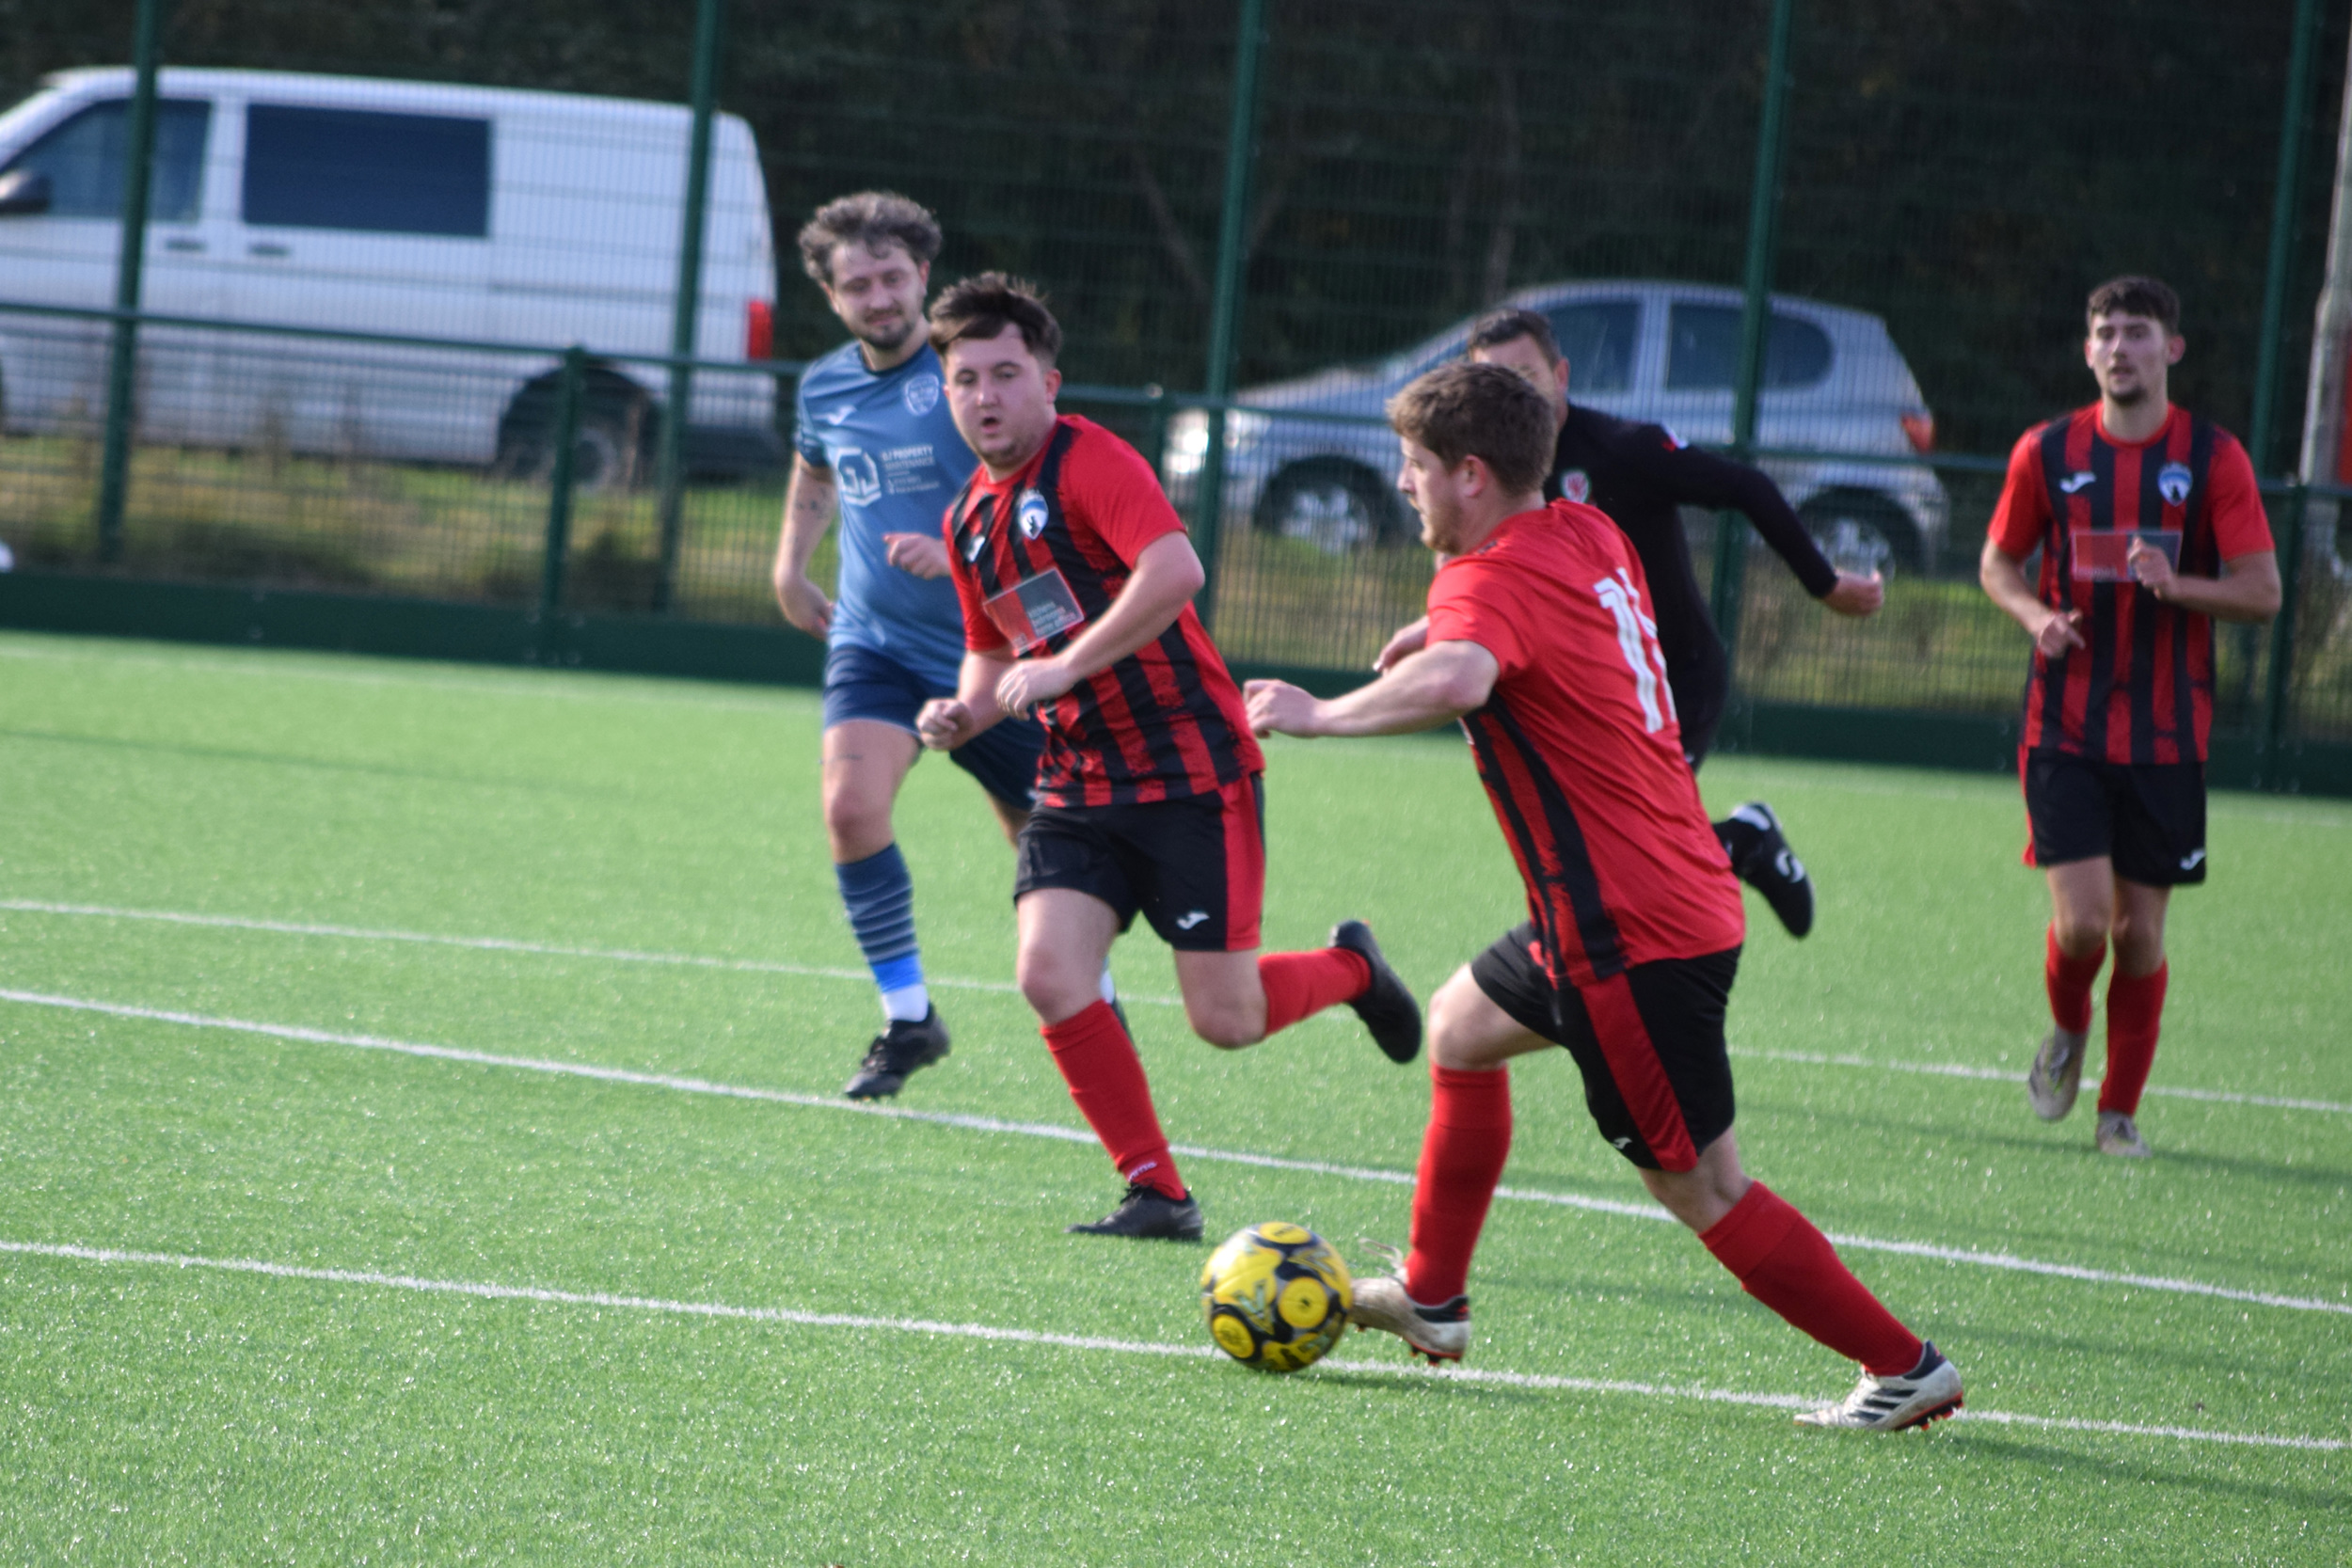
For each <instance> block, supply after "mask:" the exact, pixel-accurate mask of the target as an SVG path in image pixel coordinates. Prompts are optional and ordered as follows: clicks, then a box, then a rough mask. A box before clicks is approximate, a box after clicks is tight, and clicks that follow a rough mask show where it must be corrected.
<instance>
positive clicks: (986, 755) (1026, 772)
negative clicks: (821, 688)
mask: <svg viewBox="0 0 2352 1568" xmlns="http://www.w3.org/2000/svg"><path fill="white" fill-rule="evenodd" d="M955 694H956V688H955V683H954V682H953V681H950V682H948V683H947V684H946V685H945V686H943V685H941V684H939V683H938V682H936V681H932V680H929V679H927V678H925V677H924V676H922V675H920V674H918V673H915V672H914V671H913V670H910V669H908V668H907V667H906V666H905V665H903V664H901V663H899V662H898V660H897V659H895V658H892V657H890V656H889V655H888V654H878V653H876V652H875V651H874V650H873V649H871V648H861V647H858V646H857V645H855V644H854V643H849V642H836V643H834V645H833V646H831V647H829V648H827V649H826V650H825V728H827V729H832V728H833V727H834V725H835V724H840V723H846V722H848V721H850V720H852V719H863V720H866V721H871V722H873V723H877V724H888V725H890V726H891V727H892V728H894V729H900V730H904V731H906V732H907V733H908V734H909V735H913V734H914V716H915V714H916V713H918V712H920V711H921V710H922V706H923V705H924V704H925V703H928V702H930V700H931V699H932V698H934V697H952V696H954V695H955ZM1044 750H1045V726H1044V725H1042V724H1041V723H1039V722H1038V721H1036V720H1035V719H1008V720H1005V721H1003V722H1001V723H997V724H993V725H991V726H990V727H989V728H987V729H985V730H983V731H981V732H980V733H979V734H978V735H977V736H974V737H973V738H972V739H970V740H968V741H966V742H964V743H963V744H962V745H961V746H959V747H957V748H956V749H955V750H954V751H952V752H948V753H947V759H948V760H949V761H950V762H953V763H954V764H955V765H956V766H957V767H958V768H962V769H963V770H964V771H965V772H967V773H969V774H971V775H972V776H973V777H974V778H975V779H977V780H978V781H979V782H980V787H981V788H982V789H985V790H987V791H988V792H989V793H990V794H991V795H993V796H995V797H996V799H998V800H1002V801H1004V802H1005V804H1007V805H1009V806H1014V807H1017V808H1019V809H1020V810H1022V811H1027V810H1028V809H1029V808H1030V806H1032V805H1034V804H1035V803H1036V795H1037V759H1038V753H1040V752H1042V751H1044Z"/></svg>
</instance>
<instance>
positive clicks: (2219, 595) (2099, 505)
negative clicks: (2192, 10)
mask: <svg viewBox="0 0 2352 1568" xmlns="http://www.w3.org/2000/svg"><path fill="white" fill-rule="evenodd" d="M2087 315H2088V318H2089V322H2090V332H2089V336H2088V340H2087V341H2085V342H2084V344H2083V357H2084V359H2085V360H2086V361H2088V362H2089V364H2090V373H2091V376H2092V378H2093V379H2095V380H2096V381H2097V382H2098V383H2099V401H2098V402H2097V403H2094V404H2091V405H2090V406H2089V407H2087V408H2078V409H2076V410H2075V411H2074V413H2072V414H2070V415H2067V416H2066V417H2065V418H2063V419H2058V420H2051V421H2050V422H2049V423H2047V424H2042V425H2037V426H2035V427H2034V428H2033V429H2031V430H2029V431H2027V432H2026V434H2025V435H2024V436H2021V437H2020V438H2019V439H2018V442H2017V445H2016V447H2015V449H2014V450H2012V451H2010V458H2009V482H2008V483H2007V484H2006V485H2005V486H2004V487H2003V488H2002V491H2001V499H2000V504H1999V505H1998V506H1997V507H1996V508H1995V509H1994V514H1993V521H1992V524H1991V527H1990V528H1989V530H1988V531H1987V532H1986V535H1985V541H1984V556H1983V559H1982V562H1981V563H1980V565H1979V578H1980V579H1981V580H1982V582H1983V583H1984V591H1985V592H1986V593H1987V594H1991V595H1992V596H1993V602H1994V604H1997V605H1999V606H2000V607H2001V608H2002V609H2003V610H2008V611H2009V612H2010V615H2012V616H2014V617H2015V618H2016V620H2017V624H2018V625H2019V626H2023V627H2025V628H2026V635H2027V636H2029V637H2031V638H2032V639H2033V674H2032V676H2031V678H2030V679H2029V680H2028V681H2027V683H2026V727H2025V736H2024V739H2023V741H2022V743H2021V744H2020V746H2019V749H2018V766H2019V771H2020V773H2021V774H2022V776H2023V779H2024V784H2025V792H2026V819H2027V822H2028V825H2029V826H2030V828H2031V832H2032V837H2031V839H2030V840H2029V842H2028V843H2027V845H2026V864H2028V865H2038V866H2041V867H2042V870H2043V873H2044V874H2045V875H2046V876H2047V877H2048V879H2049V883H2050V909H2051V918H2050V927H2049V930H2048V932H2047V934H2046V936H2045V938H2044V941H2043V959H2042V978H2043V980H2044V982H2045V984H2046V985H2047V987H2048V990H2049V996H2050V1016H2051V1019H2052V1028H2051V1031H2050V1035H2049V1037H2048V1038H2046V1039H2044V1040H2043V1041H2042V1047H2041V1049H2040V1050H2039V1051H2038V1052H2036V1053H2035V1054H2034V1062H2033V1068H2032V1069H2031V1070H2030V1071H2029V1072H2028V1073H2027V1074H2026V1099H2027V1100H2028V1101H2030V1102H2031V1104H2032V1105H2033V1108H2034V1111H2035V1113H2036V1114H2037V1115H2039V1116H2040V1117H2042V1119H2043V1120H2045V1121H2056V1120H2058V1118H2059V1117H2063V1116H2065V1115H2066V1114H2067V1112H2069V1111H2071V1110H2073V1109H2074V1096H2075V1092H2076V1090H2077V1089H2078V1088H2079V1086H2080V1085H2081V1083H2082V1070H2083V1057H2084V1055H2085V1054H2086V1053H2087V1051H2088V1049H2089V1041H2090V985H2091V982H2092V980H2094V979H2096V978H2097V976H2098V974H2099V966H2100V964H2101V963H2102V962H2104V961H2105V959H2106V950H2107V944H2108V942H2109V941H2110V940H2112V942H2114V945H2115V974H2114V976H2113V977H2112V978H2111V979H2109V980H2108V982H2107V1062H2106V1075H2105V1077H2104V1078H2103V1079H2102V1080H2101V1082H2100V1085H2099V1125H2098V1130H2097V1133H2096V1139H2097V1143H2098V1147H2099V1149H2100V1151H2101V1152H2102V1153H2106V1154H2121V1155H2129V1156H2137V1157H2142V1158H2144V1157H2145V1156H2146V1155H2147V1153H2148V1144H2147V1141H2146V1140H2145V1139H2143V1138H2142V1137H2141V1136H2140V1133H2139V1127H2138V1124H2137V1121H2136V1120H2135V1117H2137V1115H2138V1112H2139V1096H2140V1090H2141V1089H2142V1088H2143V1087H2144V1086H2145V1085H2146V1084H2147V1082H2148V1069H2149V1068H2150V1067H2151V1066H2152V1065H2153V1063H2154V1061H2155V1056H2156V1033H2157V1028H2158V1025H2159V1023H2160V1022H2161V1021H2162V1019H2163V1016H2164V991H2165V983H2166V979H2167V975H2168V973H2169V972H2168V969H2167V966H2166V964H2165V958H2164V917H2165V910H2166V907H2167V905H2168V903H2169V900H2170V898H2171V895H2172V890H2173V889H2174V888H2175V887H2180V886H2184V885H2188V884H2193V883H2197V882H2201V881H2203V880H2204V879H2205V739H2206V736H2207V734H2208V732H2209V731H2210V730H2211V729H2212V727H2213V623H2214V621H2215V620H2217V619H2218V620H2224V621H2247V622H2260V621H2266V620H2268V619H2270V617H2271V616H2272V615H2274V614H2276V613H2278V610H2279V562H2278V557H2277V556H2276V554H2274V553H2273V550H2272V547H2271V540H2270V523H2269V520H2268V519H2267V518H2265V516H2264V515H2263V506H2262V497H2261V495H2260V494H2259V493H2258V492H2257V491H2256V489H2255V487H2254V467H2253V465H2252V464H2251V463H2249V461H2248V460H2247V456H2246V450H2245V449H2244V448H2243V447H2241V446H2239V445H2238V444H2237V441H2236V440H2235V439H2234V438H2233V437H2232V436H2230V434H2229V433H2228V432H2227V431H2224V430H2221V429H2218V428H2217V427H2216V426H2215V425H2214V424H2212V423H2211V422H2210V421H2208V420H2201V419H2198V418H2196V417H2195V416H2193V415H2191V414H2190V413H2188V412H2187V410H2185V409H2182V408H2176V407H2174V406H2173V405H2172V403H2171V401H2170V399H2169V395H2168V393H2167V389H2166V383H2167V379H2168V375H2169V371H2170V369H2171V367H2172V366H2173V365H2175V364H2177V363H2179V362H2180V358H2181V355H2182V353H2183V351H2184V350H2185V347H2186V344H2185V342H2184V341H2183V340H2182V338H2181V330H2180V324H2181V306H2180V301H2179V299H2178V298H2176V297H2175V296H2174V294H2173V293H2172V291H2171V290H2170V289H2168V288H2166V287H2165V286H2164V285H2163V284H2162V283H2159V282H2157V281H2156V280H2155V279H2154V278H2153V277H2119V278H2115V279H2114V280H2112V281H2110V282H2106V283H2102V284H2101V285H2100V286H2099V287H2098V288H2096V289H2094V290H2092V291H2091V293H2090V304H2089V307H2088V310H2087ZM2037 550H2039V551H2040V552H2041V554H2042V567H2041V572H2040V575H2039V578H2038V580H2037V581H2036V582H2035V583H2033V584H2028V583H2027V582H2026V573H2025V562H2026V560H2027V559H2028V558H2029V557H2031V556H2032V555H2033V554H2034V552H2035V551H2037Z"/></svg>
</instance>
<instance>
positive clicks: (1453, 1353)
mask: <svg viewBox="0 0 2352 1568" xmlns="http://www.w3.org/2000/svg"><path fill="white" fill-rule="evenodd" d="M1364 1245H1365V1246H1366V1247H1367V1248H1368V1249H1370V1250H1372V1251H1374V1252H1377V1253H1379V1254H1381V1255H1382V1256H1383V1257H1385V1258H1387V1259H1388V1260H1389V1264H1390V1266H1391V1268H1392V1269H1394V1270H1395V1271H1396V1272H1395V1273H1393V1274H1383V1275H1370V1276H1368V1277H1366V1278H1362V1279H1359V1280H1357V1281H1356V1304H1355V1305H1354V1306H1353V1307H1349V1308H1348V1311H1347V1318H1348V1322H1350V1323H1354V1324H1355V1325H1356V1326H1357V1327H1358V1328H1359V1329H1365V1328H1376V1329H1380V1330H1382V1331H1383V1332H1384V1333H1389V1334H1393V1335H1395V1336H1396V1337H1397V1338H1400V1339H1402V1340H1404V1341H1405V1342H1406V1344H1407V1345H1409V1346H1411V1347H1412V1349H1413V1351H1414V1353H1415V1354H1420V1355H1425V1356H1427V1357H1428V1358H1429V1364H1430V1365H1431V1366H1433V1367H1434V1366H1436V1365H1438V1363H1439V1362H1441V1361H1459V1360H1461V1359H1462V1353H1463V1352H1464V1351H1466V1350H1468V1349H1469V1348H1470V1297H1468V1296H1455V1297H1454V1299H1453V1300H1452V1301H1449V1302H1447V1303H1446V1304H1445V1305H1444V1306H1442V1307H1423V1306H1422V1305H1421V1304H1420V1303H1419V1302H1417V1301H1415V1300H1414V1299H1413V1298H1412V1297H1410V1296H1408V1295H1406V1293H1405V1273H1404V1271H1405V1257H1404V1254H1402V1253H1400V1252H1399V1251H1397V1249H1396V1248H1394V1247H1392V1246H1384V1245H1382V1244H1381V1243H1378V1242H1366V1243H1364Z"/></svg>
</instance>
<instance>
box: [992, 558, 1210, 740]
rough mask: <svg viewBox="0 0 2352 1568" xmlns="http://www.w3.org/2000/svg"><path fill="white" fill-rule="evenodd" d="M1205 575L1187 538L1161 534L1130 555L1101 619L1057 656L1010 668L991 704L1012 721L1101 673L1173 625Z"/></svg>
mask: <svg viewBox="0 0 2352 1568" xmlns="http://www.w3.org/2000/svg"><path fill="white" fill-rule="evenodd" d="M1207 576H1208V575H1207V574H1206V573H1205V572H1203V571H1202V570H1201V569H1200V557H1199V556H1198V555H1196V554H1194V553H1193V548H1192V541H1191V539H1189V538H1187V537H1186V536H1185V535H1184V533H1183V532H1181V531H1178V532H1173V533H1163V534H1161V535H1160V536H1159V537H1158V538H1156V539H1154V540H1152V542H1151V543H1150V544H1148V545H1146V546H1143V548H1142V549H1141V550H1139V551H1138V552H1136V559H1135V565H1134V569H1133V571H1132V573H1131V574H1130V575H1129V577H1128V578H1127V582H1126V586H1125V587H1123V588H1121V589H1120V591H1119V597H1118V598H1116V599H1114V600H1112V601H1111V608H1110V610H1108V611H1107V612H1106V613H1105V614H1104V617H1103V618H1102V619H1101V620H1099V621H1097V622H1095V623H1094V624H1093V625H1092V626H1089V627H1087V629H1086V630H1084V631H1082V632H1080V633H1079V634H1078V635H1077V636H1076V637H1074V638H1073V639H1071V641H1070V646H1068V647H1067V648H1064V649H1063V650H1062V651H1061V652H1060V653H1058V654H1055V655H1053V656H1052V657H1047V658H1025V659H1023V660H1022V661H1021V662H1020V663H1018V664H1015V665H1013V666H1012V667H1011V669H1009V671H1007V672H1006V673H1005V676H1004V679H1003V680H1002V681H1001V682H1000V683H999V684H998V686H997V688H996V701H997V702H998V703H999V704H1000V705H1002V706H1003V708H1004V710H1005V712H1007V713H1009V714H1010V715H1012V716H1013V717H1014V718H1016V719H1020V718H1025V717H1027V715H1028V712H1029V710H1030V709H1031V708H1033V707H1035V706H1036V705H1038V704H1040V703H1050V702H1052V701H1053V700H1054V699H1055V698H1057V697H1059V696H1061V695H1062V694H1063V693H1065V692H1067V691H1069V690H1070V689H1071V688H1073V687H1074V686H1076V685H1077V684H1078V683H1079V682H1080V681H1083V680H1087V679H1089V678H1090V677H1092V676H1095V675H1099V674H1101V673H1103V672H1104V671H1105V670H1107V669H1109V668H1110V667H1111V666H1112V665H1114V664H1116V663H1118V662H1119V661H1120V659H1122V658H1125V657H1127V656H1128V655H1129V654H1132V653H1134V652H1135V651H1136V649H1138V648H1140V647H1142V646H1143V645H1144V644H1145V643H1147V642H1151V641H1155V640H1156V639H1157V638H1158V637H1159V636H1160V634H1161V633H1163V632H1165V631H1167V630H1168V627H1169V626H1173V625H1175V622H1176V617H1177V616H1179V615H1181V614H1182V613H1184V606H1186V605H1188V604H1190V603H1191V602H1192V596H1193V595H1194V594H1198V593H1199V592H1200V585H1201V583H1202V582H1204V581H1206V580H1207Z"/></svg>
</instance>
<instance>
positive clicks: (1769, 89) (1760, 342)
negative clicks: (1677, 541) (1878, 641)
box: [1709, 0, 1796, 692]
mask: <svg viewBox="0 0 2352 1568" xmlns="http://www.w3.org/2000/svg"><path fill="white" fill-rule="evenodd" d="M1795 9H1796V3H1795V0H1772V42H1771V45H1770V47H1769V50H1768V52H1767V55H1766V59H1765V67H1764V118H1763V122H1762V124H1761V125H1760V127H1759V128H1758V130H1757V132H1756V178H1755V181H1754V182H1753V183H1752V184H1751V185H1750V187H1749V190H1748V256H1747V265H1746V267H1745V269H1744V278H1743V281H1744V284H1745V287H1746V291H1747V300H1746V304H1745V307H1744V309H1742V311H1741V314H1740V379H1739V380H1738V382H1737V383H1735V385H1734V388H1733V392H1732V404H1731V451H1732V455H1733V456H1734V457H1737V458H1739V459H1740V461H1741V462H1748V461H1751V460H1752V459H1753V458H1754V455H1755V451H1756V388H1757V387H1758V386H1760V385H1761V384H1762V381H1763V378H1764V352H1765V344H1766V342H1767V341H1768V340H1767V339H1766V337H1765V332H1766V329H1767V328H1768V327H1769V326H1770V325H1771V323H1772V260H1773V255H1774V252H1775V250H1776V249H1777V247H1778V245H1779V228H1780V176H1781V162H1782V154H1783V151H1784V150H1785V147H1786V144H1787V140H1788V135H1787V132H1788V34H1789V30H1790V22H1791V13H1792V12H1794V10H1795ZM1746 545H1747V527H1746V523H1745V521H1744V519H1742V518H1740V517H1739V516H1737V515H1734V514H1732V513H1728V512H1725V513H1721V514H1718V515H1717V516H1716V518H1715V581H1714V584H1713V592H1712V593H1711V594H1709V597H1710V598H1712V599H1713V601H1714V603H1713V605H1712V607H1711V608H1712V609H1713V610H1714V612H1715V629H1716V630H1717V631H1718V632H1720V633H1722V635H1723V640H1724V661H1725V663H1726V665H1727V666H1729V667H1731V668H1734V669H1736V668H1737V667H1738V665H1739V662H1740V590H1741V588H1742V586H1743V584H1744V579H1745V578H1746V575H1747V574H1746V566H1747V554H1748V552H1747V549H1746ZM1736 689H1737V685H1736V683H1735V692H1736Z"/></svg>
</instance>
